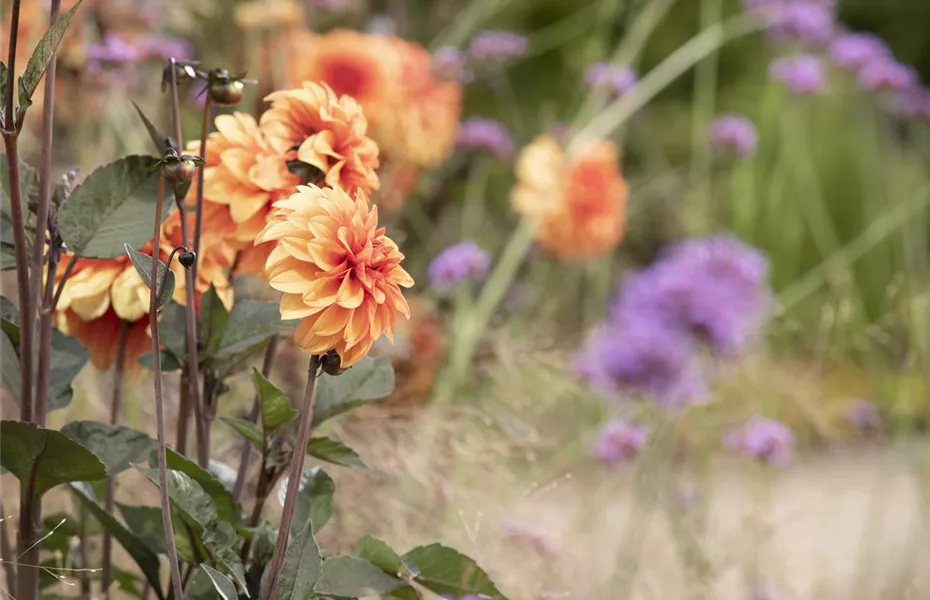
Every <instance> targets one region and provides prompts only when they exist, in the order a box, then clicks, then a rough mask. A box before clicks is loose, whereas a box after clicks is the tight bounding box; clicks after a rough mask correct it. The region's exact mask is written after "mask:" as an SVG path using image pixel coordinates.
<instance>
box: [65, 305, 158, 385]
mask: <svg viewBox="0 0 930 600" xmlns="http://www.w3.org/2000/svg"><path fill="white" fill-rule="evenodd" d="M122 323H123V321H122V320H121V319H120V318H119V317H118V316H117V315H116V311H114V310H113V309H109V310H107V311H106V312H105V313H103V315H101V316H99V317H97V318H96V319H93V320H91V321H84V320H82V319H81V318H80V317H78V316H77V315H76V314H74V312H72V311H65V312H63V313H60V316H59V319H58V328H59V329H61V330H62V331H63V332H65V333H67V334H69V335H72V336H74V337H76V338H77V339H79V340H80V341H81V343H82V344H84V345H85V346H86V347H87V348H88V350H90V363H91V364H92V365H94V368H96V369H97V370H99V371H106V370H107V369H109V368H110V366H111V365H112V364H113V363H114V362H116V358H117V355H118V354H119V334H120V331H119V330H120V326H121V324H122ZM148 325H149V321H148V319H139V320H138V321H135V322H133V323H130V324H129V329H128V330H127V332H126V353H125V355H124V358H123V361H124V362H123V364H124V368H125V370H126V372H127V373H134V372H138V371H140V370H141V366H140V365H139V363H138V359H139V357H140V356H143V355H145V354H148V353H150V352H151V351H152V338H151V337H149V334H148Z"/></svg>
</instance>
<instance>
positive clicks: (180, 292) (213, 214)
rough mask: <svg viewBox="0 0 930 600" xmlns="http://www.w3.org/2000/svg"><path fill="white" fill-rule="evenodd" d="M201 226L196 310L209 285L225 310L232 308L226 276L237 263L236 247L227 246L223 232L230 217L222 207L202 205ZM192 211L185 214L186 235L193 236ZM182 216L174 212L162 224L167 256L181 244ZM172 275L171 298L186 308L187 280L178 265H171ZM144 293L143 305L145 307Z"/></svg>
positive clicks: (162, 243) (195, 295) (228, 226)
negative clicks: (214, 290) (173, 282)
mask: <svg viewBox="0 0 930 600" xmlns="http://www.w3.org/2000/svg"><path fill="white" fill-rule="evenodd" d="M203 211H204V215H203V225H202V227H201V236H200V254H199V255H198V256H197V281H196V282H195V285H194V290H195V292H196V293H195V294H194V302H195V308H196V309H197V310H198V311H199V310H200V298H201V296H202V295H203V294H204V293H206V292H207V291H209V289H210V286H211V285H212V286H213V287H214V288H215V289H216V293H217V296H219V298H220V301H222V303H223V305H224V306H226V308H227V309H231V308H232V302H233V289H232V284H231V283H230V281H229V277H228V276H227V273H228V272H229V269H231V268H232V266H233V263H235V261H236V247H235V246H234V245H232V244H230V243H229V238H227V237H226V235H225V234H226V233H228V232H229V231H230V230H231V223H230V222H229V218H228V217H229V216H228V213H227V212H226V210H225V208H224V207H223V206H220V205H218V204H213V203H211V202H204V203H203ZM195 217H196V215H195V213H194V211H190V212H188V213H187V230H188V236H189V237H191V238H193V235H194V233H193V232H194V221H195ZM183 240H184V236H183V232H182V230H181V213H179V212H177V211H175V212H173V213H171V215H170V216H169V217H168V218H167V219H166V220H165V222H164V224H163V225H162V239H161V252H162V254H163V255H165V256H166V257H167V255H169V254H170V253H171V250H172V249H173V248H175V247H177V246H180V245H181V244H182V243H183ZM171 270H172V271H173V272H174V281H175V287H174V295H173V296H172V298H173V299H174V301H175V302H177V303H178V304H180V305H181V306H187V277H186V273H187V272H186V271H185V269H184V267H183V266H181V263H179V262H177V261H172V262H171ZM147 303H148V292H147V290H146V306H148V304H147Z"/></svg>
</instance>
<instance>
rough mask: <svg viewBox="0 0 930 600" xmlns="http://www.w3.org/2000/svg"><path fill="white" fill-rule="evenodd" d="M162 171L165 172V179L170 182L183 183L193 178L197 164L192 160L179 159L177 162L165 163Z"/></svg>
mask: <svg viewBox="0 0 930 600" xmlns="http://www.w3.org/2000/svg"><path fill="white" fill-rule="evenodd" d="M162 171H163V172H164V174H165V179H166V180H168V181H170V182H171V183H184V182H185V181H190V180H191V179H193V178H194V173H196V172H197V165H195V164H194V161H192V160H183V159H180V160H178V161H177V162H170V163H165V165H164V167H162Z"/></svg>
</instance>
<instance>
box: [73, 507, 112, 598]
mask: <svg viewBox="0 0 930 600" xmlns="http://www.w3.org/2000/svg"><path fill="white" fill-rule="evenodd" d="M77 510H78V560H80V561H81V564H80V567H81V571H80V573H79V574H78V578H79V579H80V580H81V595H82V596H85V597H88V598H89V597H90V573H89V572H88V571H86V570H84V569H87V565H88V564H89V563H90V559H89V558H88V554H89V553H88V548H87V516H88V515H87V507H86V506H84V504H83V503H82V504H81V505H80V506H78V507H77ZM101 585H103V586H104V587H103V588H102V589H104V590H106V589H107V587H109V579H107V580H106V582H105V583H104V582H101ZM107 597H109V594H107Z"/></svg>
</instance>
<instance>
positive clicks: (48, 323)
mask: <svg viewBox="0 0 930 600" xmlns="http://www.w3.org/2000/svg"><path fill="white" fill-rule="evenodd" d="M60 8H61V0H52V2H51V12H50V14H49V27H51V26H52V25H54V24H55V22H56V21H58V13H59V9H60ZM56 63H57V54H56V53H52V58H51V60H49V62H48V67H47V68H46V71H45V98H44V100H43V104H42V149H41V151H40V154H39V199H38V205H37V207H36V221H35V239H33V241H32V281H31V284H32V289H31V290H30V295H29V312H28V313H23V314H22V316H21V317H20V323H23V324H26V323H28V324H30V326H34V325H33V324H34V323H35V320H36V311H37V310H38V308H39V296H40V294H41V293H42V277H41V275H40V273H42V265H43V263H44V260H43V259H44V258H45V241H46V233H47V232H48V214H49V210H50V208H51V203H52V182H51V179H52V137H53V135H54V123H53V118H54V113H55V71H56V68H57V65H56ZM49 246H50V248H49V264H48V282H47V283H46V286H45V287H46V289H47V290H48V291H47V292H46V296H47V298H45V300H44V303H45V304H47V303H48V302H49V301H50V300H51V294H52V292H53V291H54V289H55V272H54V270H53V265H52V259H53V258H54V260H55V265H54V266H55V267H57V265H58V256H57V255H58V251H57V249H55V248H54V247H52V246H54V240H52V243H51V244H50V245H49ZM51 343H52V315H51V314H45V313H43V314H42V315H41V316H40V317H39V373H38V375H37V376H36V381H37V383H36V395H35V420H36V423H38V425H39V426H40V427H45V415H46V413H47V408H48V373H49V367H50V362H51V360H50V358H51V357H50V355H51Z"/></svg>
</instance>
